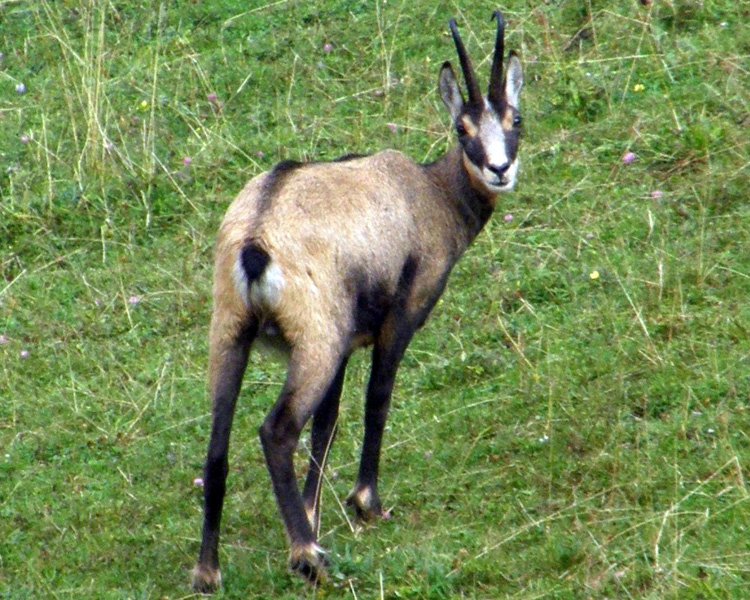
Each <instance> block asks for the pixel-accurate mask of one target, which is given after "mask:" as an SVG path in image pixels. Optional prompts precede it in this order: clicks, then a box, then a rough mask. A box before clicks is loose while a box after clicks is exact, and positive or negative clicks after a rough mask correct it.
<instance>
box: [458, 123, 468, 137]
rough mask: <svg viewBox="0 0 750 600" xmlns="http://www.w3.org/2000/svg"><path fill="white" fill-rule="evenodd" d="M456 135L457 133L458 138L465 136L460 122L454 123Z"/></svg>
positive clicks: (464, 129) (463, 127) (464, 130)
mask: <svg viewBox="0 0 750 600" xmlns="http://www.w3.org/2000/svg"><path fill="white" fill-rule="evenodd" d="M456 133H458V135H459V137H463V136H465V135H466V134H467V131H466V127H465V126H464V124H463V123H461V122H460V121H459V122H458V123H456Z"/></svg>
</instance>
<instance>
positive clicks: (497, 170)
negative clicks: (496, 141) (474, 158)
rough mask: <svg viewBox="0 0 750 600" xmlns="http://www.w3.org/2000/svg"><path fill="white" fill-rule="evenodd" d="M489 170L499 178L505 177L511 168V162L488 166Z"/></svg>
mask: <svg viewBox="0 0 750 600" xmlns="http://www.w3.org/2000/svg"><path fill="white" fill-rule="evenodd" d="M487 168H488V169H489V170H490V171H492V172H493V173H494V174H495V175H497V176H498V177H501V178H502V176H503V175H505V172H506V171H507V170H508V169H509V168H510V162H506V163H505V164H502V165H487Z"/></svg>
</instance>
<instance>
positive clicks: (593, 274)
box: [589, 271, 599, 281]
mask: <svg viewBox="0 0 750 600" xmlns="http://www.w3.org/2000/svg"><path fill="white" fill-rule="evenodd" d="M589 278H590V279H591V281H596V280H597V279H599V271H591V273H589Z"/></svg>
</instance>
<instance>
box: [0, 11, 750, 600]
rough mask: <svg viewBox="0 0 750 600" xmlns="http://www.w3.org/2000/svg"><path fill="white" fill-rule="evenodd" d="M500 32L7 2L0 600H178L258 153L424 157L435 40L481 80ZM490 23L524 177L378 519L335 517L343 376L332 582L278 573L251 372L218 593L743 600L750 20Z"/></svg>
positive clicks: (3, 18) (330, 504) (507, 198)
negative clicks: (243, 208) (212, 361)
mask: <svg viewBox="0 0 750 600" xmlns="http://www.w3.org/2000/svg"><path fill="white" fill-rule="evenodd" d="M495 8H497V6H496V5H495V4H493V3H489V2H487V1H485V0H480V1H478V2H471V3H469V2H463V3H460V2H457V1H455V0H450V1H442V0H441V1H439V2H428V1H426V0H412V1H411V2H407V1H406V0H309V1H306V2H300V1H294V0H275V1H271V0H263V1H262V2H261V1H254V2H237V1H233V0H206V1H204V2H189V1H187V0H182V1H174V2H167V1H166V0H162V1H156V0H150V1H148V2H136V1H135V0H122V1H118V2H97V1H96V0H90V1H83V0H81V1H59V2H58V1H55V0H37V1H34V2H31V1H25V0H10V1H5V2H0V52H1V53H2V55H1V56H2V58H0V273H1V274H2V278H1V279H0V399H1V400H2V402H0V598H7V599H11V598H12V599H14V600H15V599H18V600H20V599H32V598H33V599H38V598H56V599H82V598H92V599H110V598H112V599H115V598H117V599H119V598H139V599H162V598H173V599H176V598H187V597H190V589H189V570H190V568H191V566H192V564H193V562H194V560H195V558H196V554H197V550H198V544H199V534H200V525H201V504H202V500H201V489H200V488H199V487H198V486H196V485H195V484H194V479H195V478H197V477H200V475H201V469H202V461H203V457H204V451H205V446H206V442H207V436H208V430H209V402H208V399H207V394H206V385H205V377H204V372H205V363H206V332H207V325H208V320H209V314H210V286H211V284H210V280H211V263H212V245H213V239H214V235H215V231H216V227H217V225H218V223H219V221H220V219H221V216H222V214H223V212H224V210H225V209H226V207H227V205H228V203H229V202H230V201H231V199H232V197H233V196H234V195H235V194H236V193H237V192H238V191H239V190H240V189H241V187H242V186H243V185H244V183H245V182H246V181H247V180H248V179H249V178H251V177H252V176H254V175H257V174H258V173H260V172H262V171H264V170H266V169H268V168H270V167H271V166H272V165H273V164H274V163H275V162H277V161H279V160H281V159H286V158H291V159H296V160H307V159H313V158H314V159H316V160H325V159H332V158H335V157H337V156H340V155H342V154H345V153H348V152H357V153H369V152H375V151H377V150H379V149H384V148H387V147H390V148H397V149H400V150H402V151H404V152H406V153H408V154H409V155H410V156H412V157H414V158H415V159H416V160H419V161H430V160H433V159H435V158H436V157H438V156H439V155H440V154H441V153H442V152H444V151H446V150H447V149H448V148H449V147H450V146H451V145H452V144H453V143H454V142H453V140H454V138H453V133H452V130H451V126H450V123H449V118H448V116H447V111H445V109H444V107H443V106H442V105H441V102H440V100H439V97H438V94H437V91H436V87H437V72H438V69H439V66H440V64H441V63H442V62H443V61H444V60H452V61H453V62H454V63H455V62H456V59H455V51H454V48H453V45H452V42H451V40H450V37H449V35H448V32H447V26H446V21H447V19H448V18H449V17H451V16H455V17H456V18H457V20H458V23H459V26H460V28H461V30H462V32H465V33H464V37H465V40H466V43H467V45H468V47H469V51H470V52H471V54H472V55H473V57H474V59H475V65H476V68H477V70H478V72H479V73H480V74H484V76H482V77H481V79H482V81H486V74H487V73H488V71H489V59H490V57H491V55H492V48H493V35H494V33H493V32H494V28H493V25H492V23H490V21H489V17H490V14H491V12H492V10H493V9H495ZM501 8H502V9H503V10H504V12H505V14H506V19H507V21H508V35H507V41H506V45H507V46H508V47H510V48H516V49H517V50H518V51H519V52H520V54H521V56H522V58H523V61H524V66H525V78H526V86H525V88H524V92H523V96H522V101H523V105H522V111H523V114H524V127H525V134H524V139H523V141H522V147H521V154H522V161H523V170H522V173H521V175H520V178H519V181H520V183H519V185H518V188H517V190H516V191H515V192H514V193H512V194H509V195H504V196H502V197H501V201H500V204H499V208H498V213H497V214H496V215H495V217H494V218H493V220H492V221H491V222H490V223H489V225H488V227H487V229H486V230H485V232H484V233H483V234H482V235H481V236H480V238H479V239H478V240H477V242H476V243H475V245H474V246H473V247H472V248H471V249H470V251H469V252H468V253H467V255H466V256H465V257H464V259H463V261H462V262H460V263H459V265H458V266H457V268H456V271H455V272H454V275H453V276H452V279H451V282H450V283H449V286H448V291H447V293H446V294H445V296H444V297H443V299H442V300H441V302H440V304H439V305H438V307H437V308H436V310H435V312H434V314H433V316H432V318H431V319H430V321H429V322H428V324H427V326H426V327H425V329H424V330H423V331H422V332H420V333H419V334H418V335H417V337H416V338H415V341H414V342H413V344H412V346H411V347H410V349H409V351H408V352H407V355H406V358H405V360H404V364H403V367H402V369H401V371H400V374H399V378H398V382H397V387H396V391H395V396H394V407H393V410H392V415H391V419H390V421H389V425H388V429H387V432H386V438H385V445H386V448H385V449H384V460H383V469H382V471H383V473H382V488H381V489H382V494H383V496H384V501H385V503H386V505H387V507H388V508H392V509H393V515H394V516H393V519H391V520H390V521H385V522H383V523H380V524H379V525H378V527H377V528H376V529H375V528H364V529H359V528H357V527H355V526H354V524H353V523H352V521H351V515H350V514H348V513H347V511H346V510H345V509H344V508H343V507H342V505H341V502H340V501H341V499H342V498H343V497H344V496H345V495H346V493H347V491H348V490H349V488H350V486H351V484H352V482H353V480H354V476H355V472H356V464H357V459H358V452H359V444H360V440H361V436H362V425H361V413H362V401H361V397H362V390H363V387H364V384H365V381H366V378H367V367H368V360H367V359H368V356H367V354H366V353H362V354H359V355H356V357H355V359H354V360H353V364H352V366H351V368H350V372H349V375H348V378H347V385H346V387H345V391H344V397H343V400H342V414H341V416H340V419H339V434H338V438H337V443H336V445H335V446H334V449H333V451H332V454H331V457H330V462H329V468H328V470H327V478H326V481H325V489H324V493H323V504H324V508H323V523H322V544H323V545H324V546H325V547H326V548H327V549H329V550H330V551H331V559H332V562H333V566H332V578H331V582H330V583H329V584H328V585H327V586H326V587H325V588H321V589H318V590H316V589H313V588H310V587H305V586H304V584H303V583H302V582H301V581H299V580H298V579H296V578H295V577H294V576H292V575H291V574H289V573H288V572H287V571H286V552H287V551H286V541H285V539H284V534H283V528H282V526H281V522H280V520H279V518H278V516H277V510H276V506H275V504H274V501H273V497H272V493H271V486H270V482H269V478H268V476H267V474H266V471H265V466H264V463H263V459H262V455H261V451H260V447H259V443H258V439H257V434H256V432H257V427H258V426H259V425H260V423H261V421H262V419H263V418H264V415H265V413H266V411H267V410H268V409H269V407H270V406H271V404H272V402H273V401H274V399H275V396H276V394H277V392H278V388H279V385H280V382H281V381H282V378H283V369H282V368H281V366H280V365H278V364H276V363H274V362H272V361H269V359H268V358H267V357H265V356H262V355H259V354H254V355H253V357H252V362H251V364H250V367H249V369H248V373H247V377H246V386H245V389H244V391H243V394H242V397H241V399H240V405H239V409H238V415H237V418H236V421H235V427H234V435H233V440H232V452H231V472H230V478H229V490H228V495H227V502H226V506H225V516H224V520H223V543H222V551H221V552H222V560H223V574H224V580H225V588H224V589H223V590H222V591H221V592H219V593H218V595H217V597H218V598H227V599H229V598H243V599H246V598H286V597H288V598H295V597H310V598H312V597H322V598H339V597H341V598H343V597H351V598H389V599H397V598H400V599H441V598H467V599H469V598H472V599H473V598H477V599H478V598H486V599H499V598H518V599H532V598H559V599H586V598H591V599H600V598H610V599H614V598H618V599H619V598H623V599H625V598H627V599H633V598H644V599H667V598H669V599H671V598H674V599H677V598H679V599H681V600H682V599H693V600H698V599H706V600H707V599H713V598H747V597H748V589H750V511H749V510H748V486H747V481H746V480H747V477H748V462H749V461H750V440H749V439H748V431H750V409H749V408H748V400H749V399H750V398H749V396H750V379H749V377H748V375H749V373H750V369H749V367H750V359H749V357H750V341H749V340H748V331H749V330H750V301H748V298H750V252H748V248H749V247H750V209H749V206H750V203H748V191H747V190H748V186H749V184H750V181H749V177H748V175H749V174H750V152H749V151H748V150H749V144H750V107H749V104H750V86H748V81H750V77H749V73H748V72H749V71H750V59H749V57H750V29H749V28H748V27H747V22H748V19H749V18H750V8H748V4H747V2H735V1H730V0H705V1H699V0H654V1H653V2H647V1H645V0H641V1H635V0H629V1H625V2H616V3H611V2H603V1H600V0H586V1H584V2H577V1H576V2H574V1H572V0H559V1H554V2H530V1H528V0H523V1H522V0H518V1H512V2H508V3H507V4H506V5H504V6H501ZM305 435H306V434H305ZM308 446H309V443H308V441H307V440H306V439H303V442H302V444H301V448H300V455H299V459H300V463H299V464H300V469H302V465H303V463H304V459H305V455H306V452H307V448H308Z"/></svg>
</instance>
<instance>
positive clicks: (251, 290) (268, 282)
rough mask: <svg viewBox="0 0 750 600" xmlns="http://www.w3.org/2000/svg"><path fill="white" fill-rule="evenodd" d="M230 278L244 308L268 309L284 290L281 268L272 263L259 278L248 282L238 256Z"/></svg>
mask: <svg viewBox="0 0 750 600" xmlns="http://www.w3.org/2000/svg"><path fill="white" fill-rule="evenodd" d="M232 277H233V279H234V286H235V288H236V289H237V293H238V294H239V295H240V298H242V301H243V302H244V303H245V306H247V307H250V306H251V305H255V306H262V307H263V308H266V309H269V308H273V306H274V305H275V304H276V303H277V302H278V301H279V296H280V295H281V290H282V289H283V288H284V275H283V273H282V272H281V267H279V265H278V264H277V263H275V262H273V261H271V262H270V263H269V265H268V266H267V267H266V268H265V269H264V271H263V273H262V274H261V276H260V277H259V278H258V279H256V280H255V281H253V282H248V279H247V273H246V272H245V269H244V267H243V266H242V261H241V259H240V257H239V256H237V260H236V261H235V263H234V268H233V269H232Z"/></svg>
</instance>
